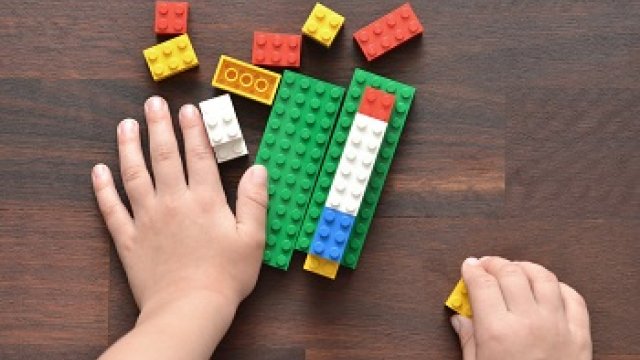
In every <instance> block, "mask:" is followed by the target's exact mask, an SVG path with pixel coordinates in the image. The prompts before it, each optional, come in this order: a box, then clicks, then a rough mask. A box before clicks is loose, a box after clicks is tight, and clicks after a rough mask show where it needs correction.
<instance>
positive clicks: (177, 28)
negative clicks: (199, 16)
mask: <svg viewBox="0 0 640 360" xmlns="http://www.w3.org/2000/svg"><path fill="white" fill-rule="evenodd" d="M188 16H189V3H188V2H168V1H157V2H156V21H155V26H154V29H155V32H156V34H158V35H176V34H184V33H186V32H187V17H188Z"/></svg>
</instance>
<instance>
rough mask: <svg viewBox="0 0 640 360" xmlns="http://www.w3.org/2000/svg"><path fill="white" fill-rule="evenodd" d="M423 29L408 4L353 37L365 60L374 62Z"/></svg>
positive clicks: (420, 32)
mask: <svg viewBox="0 0 640 360" xmlns="http://www.w3.org/2000/svg"><path fill="white" fill-rule="evenodd" d="M423 31H424V28H423V26H422V24H421V23H420V20H418V17H417V16H416V14H415V12H414V11H413V9H412V8H411V5H410V4H409V3H406V4H404V5H402V6H400V7H399V8H397V9H395V10H393V11H391V12H390V13H388V14H386V15H384V16H383V17H381V18H379V19H377V20H376V21H374V22H372V23H371V24H369V25H367V26H365V27H363V28H362V29H360V30H358V31H357V32H356V33H355V34H354V35H353V37H354V38H355V40H356V42H357V43H358V45H360V49H362V52H363V53H364V56H365V57H366V58H367V60H369V61H371V60H374V59H376V58H378V57H380V56H382V55H384V54H385V53H387V52H389V51H391V50H392V49H394V48H396V47H398V46H400V45H401V44H404V43H405V42H407V41H409V40H410V39H412V38H414V37H416V36H418V35H420V34H422V32H423Z"/></svg>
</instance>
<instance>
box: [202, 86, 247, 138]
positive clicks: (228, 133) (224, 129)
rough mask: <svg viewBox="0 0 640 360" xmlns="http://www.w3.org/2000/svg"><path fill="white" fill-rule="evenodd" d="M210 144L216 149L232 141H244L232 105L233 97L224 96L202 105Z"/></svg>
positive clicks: (206, 101)
mask: <svg viewBox="0 0 640 360" xmlns="http://www.w3.org/2000/svg"><path fill="white" fill-rule="evenodd" d="M200 112H201V113H202V119H203V120H204V124H205V127H206V128H207V134H208V136H209V142H211V146H213V147H214V148H215V147H216V146H218V145H220V144H224V143H227V142H229V141H232V140H236V139H242V132H241V131H240V125H239V124H238V117H237V116H236V112H235V110H234V109H233V104H232V103H231V96H229V94H224V95H221V96H218V97H214V98H213V99H209V100H205V101H203V102H201V103H200Z"/></svg>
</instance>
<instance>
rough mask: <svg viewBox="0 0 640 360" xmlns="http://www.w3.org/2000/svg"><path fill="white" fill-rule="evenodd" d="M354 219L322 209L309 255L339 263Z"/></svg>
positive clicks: (339, 212)
mask: <svg viewBox="0 0 640 360" xmlns="http://www.w3.org/2000/svg"><path fill="white" fill-rule="evenodd" d="M355 219H356V218H355V216H353V215H349V214H346V213H343V212H341V211H338V210H335V209H332V208H329V207H325V208H324V209H322V214H321V215H320V220H319V222H318V228H317V229H316V232H315V234H314V235H313V240H312V241H311V248H310V251H309V253H310V254H312V255H316V256H320V257H322V258H325V259H327V260H331V261H335V262H340V259H342V254H344V249H345V247H346V246H347V240H349V235H350V234H351V229H352V228H353V223H354V222H355Z"/></svg>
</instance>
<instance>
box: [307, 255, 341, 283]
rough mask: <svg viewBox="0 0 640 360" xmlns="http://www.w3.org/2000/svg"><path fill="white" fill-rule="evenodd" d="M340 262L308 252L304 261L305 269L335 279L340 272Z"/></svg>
mask: <svg viewBox="0 0 640 360" xmlns="http://www.w3.org/2000/svg"><path fill="white" fill-rule="evenodd" d="M339 267H340V263H337V262H333V261H330V260H327V259H323V258H321V257H319V256H315V255H312V254H307V258H306V259H305V261H304V269H305V270H307V271H311V272H312V273H316V274H318V275H322V276H324V277H328V278H329V279H335V278H336V275H337V274H338V268H339Z"/></svg>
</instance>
